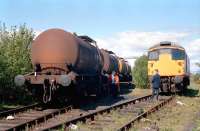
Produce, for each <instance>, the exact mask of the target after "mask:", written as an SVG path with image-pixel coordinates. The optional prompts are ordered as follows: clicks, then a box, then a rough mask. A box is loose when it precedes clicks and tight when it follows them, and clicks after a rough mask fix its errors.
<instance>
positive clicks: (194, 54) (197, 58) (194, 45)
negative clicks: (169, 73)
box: [185, 38, 200, 72]
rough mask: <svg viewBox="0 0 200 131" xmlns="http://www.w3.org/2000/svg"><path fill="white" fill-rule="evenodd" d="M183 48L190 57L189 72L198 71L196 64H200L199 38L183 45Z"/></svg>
mask: <svg viewBox="0 0 200 131" xmlns="http://www.w3.org/2000/svg"><path fill="white" fill-rule="evenodd" d="M185 48H186V50H187V52H188V55H189V56H190V65H191V70H192V71H193V72H197V71H199V67H197V66H196V63H197V62H198V63H200V38H197V39H195V40H192V41H191V42H190V43H189V44H187V45H185Z"/></svg>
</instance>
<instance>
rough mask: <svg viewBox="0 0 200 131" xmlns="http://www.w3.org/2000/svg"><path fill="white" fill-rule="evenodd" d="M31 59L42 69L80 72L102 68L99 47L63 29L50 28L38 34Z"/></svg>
mask: <svg viewBox="0 0 200 131" xmlns="http://www.w3.org/2000/svg"><path fill="white" fill-rule="evenodd" d="M31 60H32V63H33V65H34V66H35V65H36V64H40V66H41V69H45V68H51V67H53V68H60V69H63V70H65V71H69V70H73V71H75V72H76V73H79V74H91V73H97V72H100V71H101V68H102V67H101V66H102V62H101V57H100V53H99V50H98V48H96V47H95V46H93V45H91V44H90V43H88V42H86V41H84V40H83V39H81V38H78V37H77V36H76V35H73V34H71V33H69V32H66V31H64V30H61V29H49V30H47V31H44V32H43V33H41V34H40V35H39V36H37V38H36V39H35V40H34V42H33V43H32V47H31ZM69 67H70V68H69Z"/></svg>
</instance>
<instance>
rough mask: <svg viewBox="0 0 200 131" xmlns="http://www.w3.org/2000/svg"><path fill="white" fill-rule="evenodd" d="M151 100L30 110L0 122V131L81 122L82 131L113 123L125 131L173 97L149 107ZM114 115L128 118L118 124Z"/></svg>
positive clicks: (148, 98)
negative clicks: (91, 108) (95, 106)
mask: <svg viewBox="0 0 200 131" xmlns="http://www.w3.org/2000/svg"><path fill="white" fill-rule="evenodd" d="M150 98H151V95H147V96H143V97H140V98H133V99H129V100H125V101H123V102H120V103H117V104H115V105H112V106H108V107H104V108H102V109H97V110H80V109H73V108H72V107H71V106H68V107H64V108H60V109H46V110H42V111H37V110H29V111H28V112H24V113H20V114H18V115H15V119H14V120H10V121H8V120H6V119H2V120H0V130H54V129H60V128H63V127H64V128H65V129H66V130H67V129H68V128H69V126H70V125H71V124H77V123H79V122H81V123H83V125H84V126H83V128H82V129H84V128H85V130H98V129H100V130H101V129H103V128H105V127H106V126H107V127H108V128H109V129H110V127H109V125H116V124H117V125H118V126H116V127H113V129H114V130H116V129H118V130H126V129H127V128H129V127H131V125H132V123H134V122H135V121H137V120H139V119H141V118H142V117H145V116H147V115H148V114H150V113H151V112H154V111H156V110H158V109H159V108H160V107H162V106H163V105H165V104H166V103H168V102H170V100H172V97H169V98H163V100H162V101H159V102H156V103H153V104H152V103H150V102H149V101H150ZM140 109H144V111H142V112H140V113H139V114H138V110H140ZM113 112H117V114H119V115H120V116H123V117H127V118H129V119H128V120H127V122H126V123H117V121H114V120H112V118H111V116H112V115H111V114H112V113H113ZM101 116H102V117H101ZM130 116H131V117H130ZM118 117H119V116H118ZM123 117H122V118H123ZM104 118H105V119H104ZM133 118H134V119H133ZM102 125H103V126H102ZM119 125H120V127H119Z"/></svg>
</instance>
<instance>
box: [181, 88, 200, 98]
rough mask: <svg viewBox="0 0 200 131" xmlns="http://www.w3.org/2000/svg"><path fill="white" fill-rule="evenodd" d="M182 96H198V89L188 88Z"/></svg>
mask: <svg viewBox="0 0 200 131" xmlns="http://www.w3.org/2000/svg"><path fill="white" fill-rule="evenodd" d="M184 96H186V97H200V96H199V89H192V88H188V89H187V90H186V92H185V93H184Z"/></svg>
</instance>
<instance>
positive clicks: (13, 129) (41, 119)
mask: <svg viewBox="0 0 200 131" xmlns="http://www.w3.org/2000/svg"><path fill="white" fill-rule="evenodd" d="M71 109H72V106H68V107H64V108H61V109H58V110H56V111H53V112H50V113H46V114H45V115H43V116H40V117H38V118H35V119H33V120H28V121H26V122H24V123H21V124H19V125H16V126H14V127H11V128H9V129H7V131H16V130H28V129H29V128H30V127H32V126H37V125H38V124H40V123H42V122H46V121H47V120H48V119H50V118H53V117H55V116H56V115H60V114H63V113H66V112H68V111H69V110H71Z"/></svg>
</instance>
